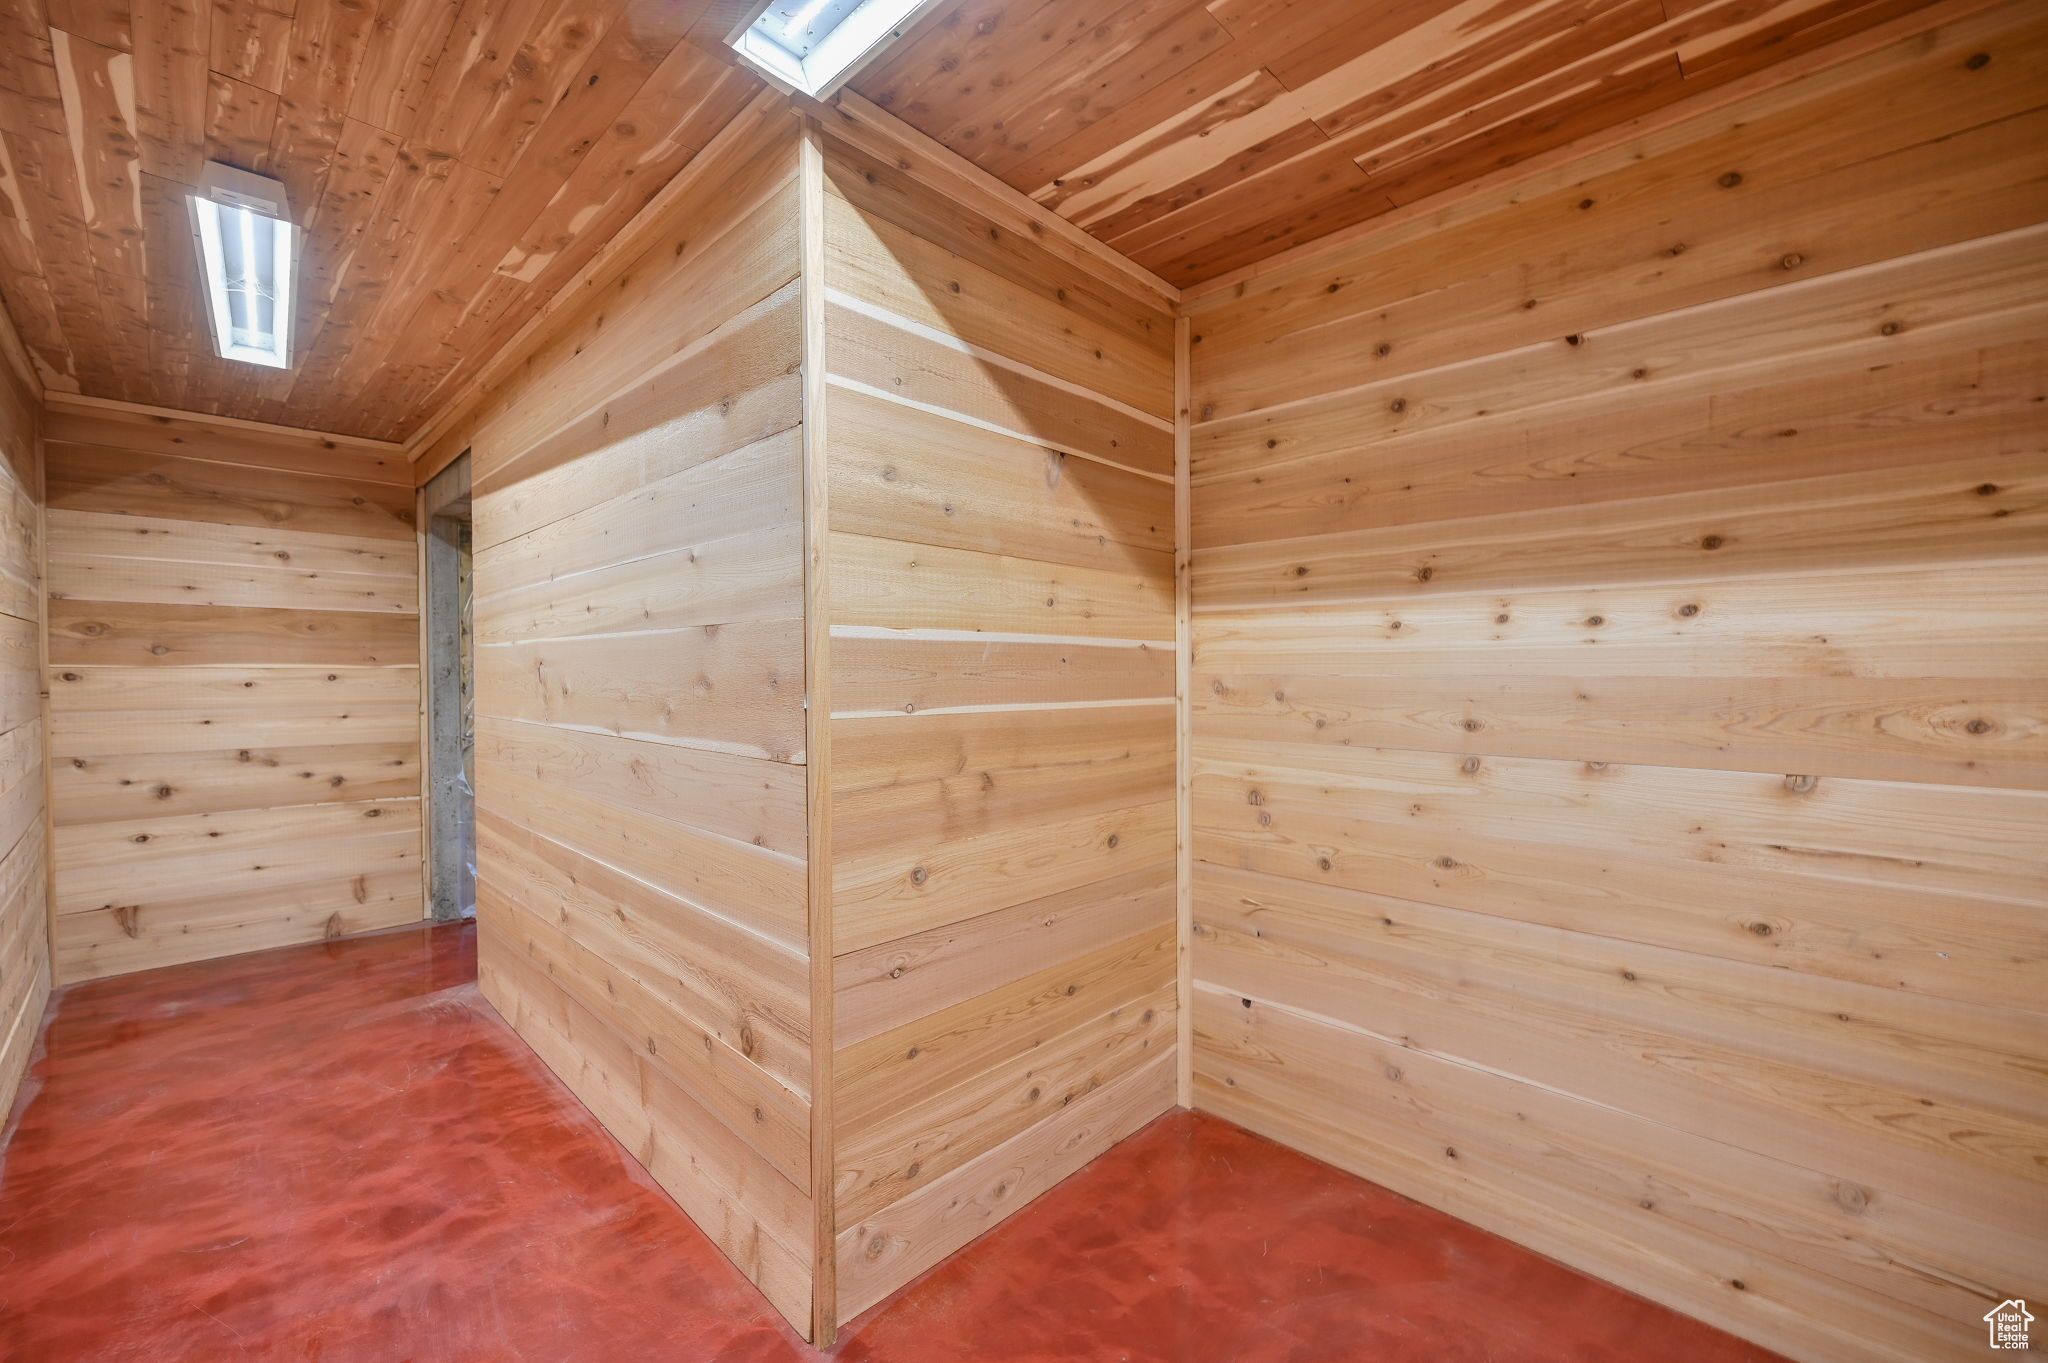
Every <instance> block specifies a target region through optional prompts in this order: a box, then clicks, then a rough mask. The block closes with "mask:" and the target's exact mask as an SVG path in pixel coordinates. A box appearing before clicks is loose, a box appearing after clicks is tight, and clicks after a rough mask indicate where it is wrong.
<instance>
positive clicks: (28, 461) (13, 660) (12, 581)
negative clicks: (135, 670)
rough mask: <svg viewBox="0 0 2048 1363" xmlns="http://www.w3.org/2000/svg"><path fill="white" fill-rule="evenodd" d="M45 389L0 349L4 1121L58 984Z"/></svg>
mask: <svg viewBox="0 0 2048 1363" xmlns="http://www.w3.org/2000/svg"><path fill="white" fill-rule="evenodd" d="M6 325H7V323H6V322H5V321H4V320H0V327H5V326H6ZM11 339H12V338H11V337H0V343H4V342H5V341H8V340H11ZM39 396H40V395H39V394H37V393H35V392H33V391H32V390H31V389H30V388H29V387H28V385H27V384H26V383H25V382H24V381H23V379H22V378H21V375H20V372H19V371H18V370H17V368H16V367H15V366H14V365H12V364H9V363H8V362H7V357H6V356H5V355H0V477H4V478H5V479H6V486H5V488H4V489H0V505H4V510H0V1125H4V1123H5V1122H6V1114H7V1112H8V1110H9V1109H10V1108H11V1107H12V1106H13V1103H14V1093H15V1089H16V1088H17V1087H18V1086H19V1085H20V1083H21V1076H22V1072H23V1071H24V1070H25V1069H26V1068H27V1066H28V1060H29V1054H30V1052H31V1051H33V1050H34V1048H35V1040H36V1032H37V1028H38V1024H39V1023H40V1022H41V1021H42V1016H43V1001H44V1000H45V999H47V998H48V997H49V995H50V983H51V968H50V921H49V912H50V898H49V856H48V852H47V849H48V842H47V837H48V833H47V829H46V826H45V815H46V813H47V805H48V802H47V800H46V798H45V793H44V783H43V775H42V772H43V730H44V719H43V702H42V684H41V674H42V664H41V655H42V642H41V636H42V596H43V589H42V583H41V578H42V544H41V540H42V516H41V514H40V510H39V503H40V500H41V497H42V471H41V463H42V455H41V445H40V434H39V430H38V427H39V424H40V415H41V414H40V409H39Z"/></svg>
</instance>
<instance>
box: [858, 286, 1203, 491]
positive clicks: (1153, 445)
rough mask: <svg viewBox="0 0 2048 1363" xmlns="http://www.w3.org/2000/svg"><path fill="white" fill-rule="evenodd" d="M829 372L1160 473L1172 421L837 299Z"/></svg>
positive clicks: (1169, 466) (1168, 455) (1166, 470)
mask: <svg viewBox="0 0 2048 1363" xmlns="http://www.w3.org/2000/svg"><path fill="white" fill-rule="evenodd" d="M826 327H827V329H828V332H829V334H830V336H831V338H832V348H831V364H832V375H833V378H834V380H835V381H836V382H839V383H841V384H842V385H844V384H857V385H859V386H860V387H861V388H863V389H867V390H872V391H876V392H881V393H886V394H888V395H889V396H891V397H895V398H898V399H901V400H903V401H907V402H913V403H917V404H919V405H921V406H923V407H925V408H928V409H931V410H935V411H943V412H951V413H957V414H958V415H959V416H960V417H961V418H963V419H966V420H968V421H971V422H973V423H976V424H978V425H980V426H983V427H985V428H988V429H992V430H994V431H996V432H998V433H1000V434H1004V435H1009V436H1012V437H1014V438H1016V439H1020V440H1028V441H1032V442H1035V443H1037V444H1041V445H1044V446H1047V447H1049V448H1051V449H1056V450H1060V451H1062V452H1065V453H1068V454H1077V455H1081V456H1083V457H1085V458H1091V459H1100V460H1102V461H1103V462H1104V463H1109V464H1115V465H1117V466H1118V467H1120V468H1127V469H1135V470H1137V471H1139V472H1141V473H1148V474H1151V475H1153V476H1155V477H1158V478H1162V479H1166V478H1171V477H1172V475H1173V428H1172V425H1171V423H1169V422H1167V421H1166V420H1165V419H1164V418H1162V417H1155V416H1151V415H1149V414H1147V413H1141V412H1138V411H1136V410H1135V409H1131V408H1125V407H1123V406H1121V405H1112V404H1110V403H1109V402H1108V401H1107V400H1104V399H1100V398H1097V397H1094V396H1092V395H1091V394H1090V393H1089V392H1088V390H1085V389H1082V388H1080V387H1079V386H1078V385H1073V384H1067V383H1064V382H1060V381H1056V380H1054V379H1052V378H1051V377H1050V376H1047V375H1042V374H1039V373H1037V372H1035V371H1032V370H1029V369H1027V368H1026V367H1024V366H1021V365H1007V364H1003V363H999V362H996V361H995V360H993V359H992V358H991V356H990V354H989V353H988V352H983V351H979V350H974V349H970V348H968V347H967V346H966V345H965V343H963V342H959V341H954V340H951V339H950V338H946V337H945V335H944V333H941V332H938V331H936V330H935V329H931V328H924V327H919V326H917V325H915V324H912V323H909V322H907V321H906V320H905V319H901V318H896V317H895V316H894V315H893V314H889V313H884V312H882V311H881V310H879V309H867V308H863V309H861V310H858V311H857V310H855V308H853V307H851V306H849V305H848V304H847V303H845V302H841V301H839V300H837V299H835V300H834V301H833V305H832V307H831V308H830V309H829V311H828V313H827V315H826Z"/></svg>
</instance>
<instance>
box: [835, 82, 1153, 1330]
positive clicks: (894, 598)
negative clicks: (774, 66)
mask: <svg viewBox="0 0 2048 1363" xmlns="http://www.w3.org/2000/svg"><path fill="white" fill-rule="evenodd" d="M824 130H825V132H826V134H827V140H826V141H825V144H824V181H825V183H824V188H825V195H824V203H823V209H824V242H823V247H824V249H823V269H824V273H825V278H824V285H825V288H824V297H825V300H826V304H827V306H826V310H825V336H824V347H825V375H824V392H823V403H824V413H825V415H826V417H827V423H828V424H827V429H828V431H829V435H828V436H827V437H826V444H827V447H828V449H829V459H828V465H829V475H828V480H829V484H830V507H829V512H828V513H827V515H828V522H829V524H828V529H829V536H828V537H827V539H826V541H825V544H824V552H825V554H826V577H827V587H828V596H829V601H826V602H821V603H819V604H820V605H821V606H822V607H823V608H824V609H826V610H828V611H829V621H828V623H829V627H830V643H829V646H830V654H831V665H830V666H831V676H830V696H831V704H832V707H833V709H832V715H831V726H830V728H831V765H830V768H829V772H828V789H829V797H830V810H829V821H830V826H831V833H832V842H831V857H832V861H831V867H830V872H831V875H830V882H829V884H830V892H831V898H832V908H831V930H832V936H831V941H832V945H833V950H834V952H835V954H836V955H835V960H834V971H833V974H834V987H833V1006H834V1020H833V1027H832V1031H831V1034H830V1035H829V1036H825V1037H821V1044H823V1043H829V1044H830V1045H832V1046H833V1047H834V1048H835V1055H834V1059H833V1073H834V1082H833V1093H832V1102H833V1119H832V1139H833V1142H834V1146H835V1153H834V1159H833V1169H834V1173H835V1187H834V1190H833V1192H834V1196H835V1198H836V1211H837V1278H838V1281H837V1317H838V1319H839V1320H842V1321H844V1320H848V1319H850V1318H852V1317H853V1316H855V1315H857V1314H859V1313H860V1312H861V1311H862V1310H864V1309H866V1308H867V1307H869V1306H871V1305H873V1304H874V1303H875V1302H876V1301H878V1300H880V1299H881V1298H882V1297H884V1296H886V1295H887V1294H888V1293H890V1292H892V1291H894V1290H895V1289H896V1288H898V1287H901V1286H903V1285H904V1284H905V1283H907V1282H909V1281H910V1280H911V1279H912V1278H914V1277H916V1276H917V1275H918V1274H919V1273H921V1272H923V1271H924V1270H925V1269H927V1268H929V1267H931V1266H932V1265H933V1264H935V1263H937V1262H938V1261H939V1260H940V1259H942V1258H944V1257H945V1256H946V1255H948V1254H950V1253H952V1252H953V1251H954V1250H956V1249H958V1248H960V1247H961V1246H962V1245H964V1244H966V1243H967V1242H968V1241H969V1240H972V1239H973V1238H974V1237H975V1236H977V1235H979V1234H981V1233H982V1232H983V1231H985V1230H987V1229H989V1228H990V1227H991V1226H993V1225H995V1224H997V1223H998V1222H1000V1221H1001V1220H1003V1219H1004V1218H1005V1217H1007V1216H1008V1215H1010V1214H1011V1213H1012V1212H1014V1211H1015V1210H1017V1209H1018V1208H1019V1207H1022V1206H1023V1205H1025V1204H1026V1203H1028V1202H1029V1201H1030V1200H1031V1199H1032V1198H1033V1197H1036V1196H1037V1195H1038V1194H1039V1193H1040V1192H1042V1191H1043V1190H1044V1189H1045V1188H1047V1187H1049V1186H1051V1184H1053V1183H1055V1182H1057V1181H1058V1180H1059V1179H1060V1178H1062V1177H1064V1176H1065V1174H1066V1173H1068V1172H1071V1171H1072V1170H1073V1169H1075V1168H1078V1167H1079V1166H1080V1165H1081V1164H1082V1163H1085V1162H1086V1161H1087V1160H1089V1159H1091V1158H1093V1157H1094V1156H1095V1155H1097V1154H1099V1153H1101V1151H1103V1150H1104V1149H1107V1148H1108V1147H1109V1146H1110V1145H1111V1144H1113V1143H1114V1142H1115V1141H1117V1140H1119V1139H1121V1138H1122V1137H1123V1136H1125V1135H1127V1134H1129V1133H1130V1132H1131V1131H1133V1130H1135V1129H1136V1128H1137V1127H1138V1126H1140V1125H1142V1124H1143V1123H1144V1122H1146V1121H1148V1120H1150V1119H1151V1118H1152V1117H1154V1116H1156V1115H1158V1114H1159V1113H1160V1112H1163V1111H1165V1110H1166V1109H1167V1108H1169V1107H1171V1106H1172V1105H1173V1103H1174V1101H1175V1060H1174V1053H1175V1051H1176V1046H1175V1036H1176V1026H1177V1018H1178V1007H1177V1003H1176V989H1175V981H1176V977H1177V967H1176V960H1175V936H1176V934H1175V922H1174V914H1175V900H1174V880H1175V876H1174V870H1175V865H1174V857H1175V837H1174V831H1175V830H1174V819H1175V800H1174V762H1175V705H1174V697H1175V691H1174V659H1175V653H1176V649H1175V575H1174V561H1173V549H1174V468H1175V434H1174V420H1173V417H1174V396H1175V395H1174V344H1173V343H1174V325H1173V318H1172V315H1171V312H1170V310H1169V305H1168V304H1167V303H1166V302H1165V301H1164V300H1163V299H1161V298H1160V296H1159V295H1158V294H1157V293H1156V292H1153V291H1151V290H1150V289H1148V288H1147V287H1145V285H1144V284H1143V283H1142V281H1138V280H1135V279H1133V278H1132V276H1131V275H1130V274H1128V273H1126V272H1121V271H1116V270H1111V269H1108V268H1106V267H1104V266H1103V265H1102V264H1101V262H1099V261H1096V260H1093V259H1091V258H1090V257H1089V255H1088V253H1086V252H1082V251H1077V250H1075V249H1073V244H1072V243H1071V242H1069V241H1068V240H1066V239H1065V238H1064V237H1061V236H1060V235H1059V234H1057V233H1039V232H1036V231H1034V230H1032V227H1031V223H1030V222H1029V221H1028V220H1025V219H1020V218H1018V217H1017V216H1016V214H1017V213H1018V210H1017V208H1016V206H1015V205H1014V204H1013V203H1011V202H1009V201H1008V200H1007V199H1005V198H1003V197H1002V196H1000V195H995V194H989V195H986V196H983V195H977V194H975V193H972V192H970V191H968V190H967V189H965V188H963V185H962V183H961V182H959V181H958V180H957V179H955V178H952V177H949V176H947V175H946V174H945V173H944V170H945V168H944V167H943V166H942V165H927V164H925V162H924V161H922V160H920V158H919V157H918V156H916V155H910V154H903V153H901V151H900V149H896V148H891V147H889V146H887V145H886V144H883V143H880V142H877V141H876V139H875V135H874V130H873V128H872V127H871V126H870V125H869V124H868V123H864V122H862V121H860V120H858V119H851V118H844V119H830V120H826V122H825V124H824Z"/></svg>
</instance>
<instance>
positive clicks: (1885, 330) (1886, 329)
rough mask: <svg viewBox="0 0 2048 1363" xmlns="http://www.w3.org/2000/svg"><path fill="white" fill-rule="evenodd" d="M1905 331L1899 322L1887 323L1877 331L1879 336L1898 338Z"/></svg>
mask: <svg viewBox="0 0 2048 1363" xmlns="http://www.w3.org/2000/svg"><path fill="white" fill-rule="evenodd" d="M1904 330H1905V328H1904V327H1902V326H1900V325H1899V324H1898V323H1897V322H1886V323H1885V324H1884V325H1883V326H1881V327H1879V328H1878V329H1877V334H1878V335H1880V336H1896V335H1898V334H1899V333H1900V332H1901V331H1904Z"/></svg>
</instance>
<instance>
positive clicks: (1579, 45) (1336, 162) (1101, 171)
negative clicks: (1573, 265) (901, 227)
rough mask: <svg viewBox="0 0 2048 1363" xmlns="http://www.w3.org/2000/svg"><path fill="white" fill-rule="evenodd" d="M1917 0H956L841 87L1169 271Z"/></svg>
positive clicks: (1347, 217) (1517, 150)
mask: <svg viewBox="0 0 2048 1363" xmlns="http://www.w3.org/2000/svg"><path fill="white" fill-rule="evenodd" d="M1925 2H1926V0H1372V3H1367V0H1129V3H1125V4H1122V5H1116V4H1105V3H1104V0H956V2H955V3H953V4H950V5H947V6H945V7H943V8H942V9H941V10H939V11H938V12H937V13H935V14H934V15H933V16H931V17H930V19H929V20H927V21H926V22H924V23H923V24H922V25H921V26H920V27H919V28H918V29H917V30H915V31H914V32H912V33H911V34H909V35H908V36H907V37H906V38H905V39H904V40H903V41H902V42H901V43H900V44H899V45H898V46H897V47H896V48H895V50H893V51H892V52H891V53H889V54H888V55H886V56H885V57H883V58H882V59H881V60H880V61H878V62H877V63H876V64H875V65H874V66H872V67H870V68H869V69H868V70H867V71H866V72H865V73H863V74H862V75H861V76H860V77H859V78H858V79H857V80H856V81H855V82H854V85H855V89H856V90H857V91H858V92H859V93H860V94H861V95H863V96H864V97H866V98H867V99H869V100H870V101H872V102H873V103H875V104H878V105H880V106H881V107H883V108H884V109H887V110H888V111H889V112H891V113H893V114H895V115H896V116H898V117H899V118H902V119H904V120H905V121H907V122H909V123H910V124H912V125H913V126H915V127H916V128H918V129H919V130H921V131H923V132H925V133H928V134H930V135H931V136H933V137H935V138H937V139H938V140H939V141H941V142H943V143H945V144H946V145H947V146H949V147H951V148H952V149H953V150H955V151H957V152H959V153H960V154H962V155H964V156H966V157H967V158H968V159H970V160H972V161H974V162H975V163H976V164H978V165H980V166H981V167H982V168H983V169H985V170H988V171H991V172H993V173H994V174H996V175H998V176H1000V177H1001V178H1002V179H1004V180H1006V181H1008V182H1009V183H1010V184H1011V185H1013V186H1015V187H1016V188H1018V189H1020V190H1022V191H1023V192H1024V193H1026V194H1028V195H1030V196H1031V197H1032V198H1034V199H1036V200H1038V201H1039V202H1040V203H1042V204H1045V205H1047V206H1048V207H1050V208H1053V209H1054V210H1056V211H1057V212H1059V213H1060V214H1061V215H1062V216H1064V217H1067V218H1069V219H1071V220H1072V221H1073V222H1074V223H1076V224H1077V225H1079V226H1080V227H1082V228H1084V229H1086V230H1087V231H1088V232H1090V233H1091V234H1093V235H1094V236H1096V237H1098V238H1099V239H1101V240H1102V241H1104V242H1106V243H1108V244H1109V245H1110V246H1112V247H1114V248H1116V249H1117V250H1118V251H1121V252H1123V253H1124V254H1125V255H1127V256H1130V257H1131V258H1133V259H1134V260H1136V261H1138V263H1140V264H1142V265H1145V266H1148V267H1149V268H1151V269H1152V270H1154V271H1155V272H1157V273H1158V274H1160V275H1162V276H1164V277H1165V278H1166V279H1167V280H1169V281H1171V282H1172V283H1175V284H1178V285H1182V286H1186V285H1189V284H1193V283H1197V282H1200V281H1202V280H1206V279H1211V278H1214V277H1216V276H1218V275H1221V274H1225V273H1228V272H1229V271H1231V270H1233V269H1236V268H1238V267H1240V266H1243V265H1246V264H1250V263H1252V262H1254V261H1257V260H1260V259H1263V258H1265V257H1266V256H1269V255H1272V254H1275V253H1276V252H1278V251H1281V250H1284V249H1286V248H1287V247H1289V246H1293V245H1296V244H1298V243H1300V242H1304V241H1311V240H1313V239H1315V238H1317V237H1320V236H1323V235H1325V234H1327V233H1329V232H1333V231H1335V230H1337V229H1338V228H1341V227H1344V226H1347V225H1350V224H1352V223H1357V222H1361V221H1364V220H1365V219H1368V218H1371V217H1374V216H1376V215H1378V214H1381V213H1385V212H1388V211H1390V210H1391V209H1393V208H1395V207H1396V206H1398V205H1401V204H1406V203H1410V202H1413V201H1415V200H1417V199H1420V198H1424V197H1426V196H1428V195H1430V194H1433V193H1436V192H1438V191H1440V190H1444V189H1447V188H1451V187H1453V186H1455V185H1457V184H1459V183H1460V182H1462V181H1466V180H1470V179H1473V178H1475V177H1477V176H1480V175H1484V174H1486V173H1487V172H1489V171H1492V170H1495V169H1498V168H1500V167H1502V166H1505V165H1509V164H1512V163H1514V162H1516V161H1520V160H1524V159H1526V158H1528V157H1530V156H1533V155H1536V154H1538V153H1540V152H1543V151H1547V150H1549V149H1550V148H1553V147H1556V146H1559V145H1562V144H1563V143H1566V142H1569V141H1571V140H1573V139H1575V138H1578V137H1581V136H1584V135H1585V134H1587V133H1590V132H1594V131H1598V130H1600V129H1602V128H1606V127H1610V126H1614V125H1616V124H1619V123H1622V122H1624V121H1626V120H1628V119H1631V118H1635V117H1638V116H1640V115H1642V114H1644V113H1647V112H1649V111H1650V110H1653V109H1655V108H1657V107H1659V106H1660V105H1664V104H1668V103H1669V102H1671V101H1673V100H1676V99H1678V98H1680V97H1682V96H1685V95H1689V94H1692V93H1694V92H1695V91H1698V90H1703V89H1707V88H1710V87H1712V86H1715V85H1719V84H1723V83H1725V82H1727V81H1729V80H1732V79H1735V78H1736V77H1738V76H1743V75H1747V74H1749V73H1751V72H1753V71H1756V70H1759V69H1761V68H1763V67H1766V66H1769V65H1771V64H1773V63H1775V62H1779V61H1782V60H1784V59H1785V58H1787V57H1790V56H1793V55H1795V54H1797V53H1801V52H1805V51H1809V50H1811V49H1813V48H1815V47H1818V46H1820V45H1822V44H1824V43H1827V42H1830V41H1833V40H1835V39H1837V38H1840V37H1844V36H1846V35H1848V34H1851V33H1853V32H1855V31H1857V30H1859V29H1862V28H1866V27H1869V26H1871V25H1873V24H1877V23H1880V22H1882V21H1884V20H1886V19H1890V18H1892V17H1894V16H1896V15H1899V14H1901V13H1904V12H1906V11H1909V10H1913V9H1916V8H1919V7H1920V6H1921V5H1922V4H1924V3H1925Z"/></svg>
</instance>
